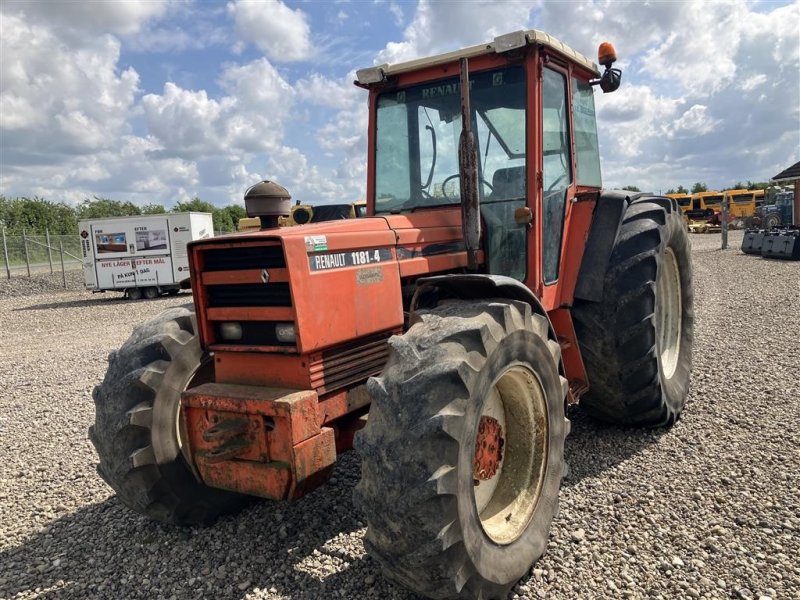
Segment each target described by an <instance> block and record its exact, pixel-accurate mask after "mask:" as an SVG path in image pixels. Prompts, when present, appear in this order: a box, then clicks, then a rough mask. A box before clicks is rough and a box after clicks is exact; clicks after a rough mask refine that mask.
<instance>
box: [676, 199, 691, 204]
mask: <svg viewBox="0 0 800 600" xmlns="http://www.w3.org/2000/svg"><path fill="white" fill-rule="evenodd" d="M677 200H678V204H679V205H681V206H689V205H690V204H691V203H692V199H691V198H677Z"/></svg>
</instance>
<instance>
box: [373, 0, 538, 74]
mask: <svg viewBox="0 0 800 600" xmlns="http://www.w3.org/2000/svg"><path fill="white" fill-rule="evenodd" d="M532 9H533V5H532V4H527V3H523V2H517V1H514V0H495V1H494V2H488V1H480V2H464V3H459V4H454V3H450V2H441V3H440V2H431V1H429V0H420V2H419V4H418V5H417V10H416V12H415V14H414V18H413V20H412V21H411V23H410V24H409V25H408V27H406V29H405V31H404V32H403V41H401V42H389V43H388V44H387V45H386V47H385V48H384V49H383V50H382V51H381V52H379V53H378V56H377V58H376V60H375V63H376V64H379V63H384V62H387V63H396V62H401V61H405V60H410V59H412V58H417V57H420V56H427V55H429V54H437V53H440V52H447V51H450V50H455V49H458V48H459V47H461V46H467V45H472V44H480V43H482V42H485V41H487V40H491V39H493V38H494V37H495V36H496V35H500V34H503V33H508V32H509V31H516V30H518V29H521V28H522V27H523V26H524V25H523V24H525V23H527V22H528V19H529V16H530V13H531V10H532Z"/></svg>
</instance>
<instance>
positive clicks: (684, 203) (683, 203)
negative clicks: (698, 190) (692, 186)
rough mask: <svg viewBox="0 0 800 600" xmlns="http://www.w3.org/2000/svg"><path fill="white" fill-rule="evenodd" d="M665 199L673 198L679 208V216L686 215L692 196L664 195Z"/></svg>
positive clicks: (690, 206)
mask: <svg viewBox="0 0 800 600" xmlns="http://www.w3.org/2000/svg"><path fill="white" fill-rule="evenodd" d="M664 195H665V196H666V197H667V198H673V199H674V200H676V201H677V202H678V206H680V207H681V214H684V215H685V214H686V213H687V212H688V211H689V210H691V208H692V196H691V195H689V194H664Z"/></svg>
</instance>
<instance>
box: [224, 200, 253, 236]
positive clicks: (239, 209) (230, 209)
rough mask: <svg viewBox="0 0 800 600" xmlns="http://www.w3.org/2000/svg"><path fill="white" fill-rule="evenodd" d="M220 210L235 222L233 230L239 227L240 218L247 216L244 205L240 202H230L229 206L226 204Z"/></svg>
mask: <svg viewBox="0 0 800 600" xmlns="http://www.w3.org/2000/svg"><path fill="white" fill-rule="evenodd" d="M220 210H221V211H222V212H225V213H227V214H228V215H229V216H230V218H231V222H232V223H233V229H231V231H236V229H237V227H239V219H243V218H244V217H246V216H247V212H246V211H245V209H244V207H243V206H240V205H238V204H228V206H224V207H223V208H221V209H220Z"/></svg>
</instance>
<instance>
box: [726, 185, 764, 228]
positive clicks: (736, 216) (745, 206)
mask: <svg viewBox="0 0 800 600" xmlns="http://www.w3.org/2000/svg"><path fill="white" fill-rule="evenodd" d="M725 197H726V198H727V199H728V215H729V218H730V226H731V227H732V228H733V229H741V228H742V227H745V226H747V225H749V224H750V222H751V221H752V217H753V216H754V215H755V214H756V208H757V207H758V206H761V205H762V204H763V203H764V190H744V189H738V190H727V191H726V192H725Z"/></svg>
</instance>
